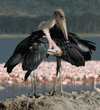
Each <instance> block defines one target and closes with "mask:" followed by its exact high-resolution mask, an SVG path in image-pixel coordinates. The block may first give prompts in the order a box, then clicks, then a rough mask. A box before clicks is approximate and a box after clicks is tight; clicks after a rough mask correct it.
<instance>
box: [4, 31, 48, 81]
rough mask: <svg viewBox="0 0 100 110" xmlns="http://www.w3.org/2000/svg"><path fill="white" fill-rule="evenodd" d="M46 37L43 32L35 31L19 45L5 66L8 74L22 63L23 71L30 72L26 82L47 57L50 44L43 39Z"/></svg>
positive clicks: (27, 74)
mask: <svg viewBox="0 0 100 110" xmlns="http://www.w3.org/2000/svg"><path fill="white" fill-rule="evenodd" d="M44 35H45V34H44V33H43V31H42V30H39V31H35V32H33V33H32V34H31V35H30V36H29V37H27V38H25V39H24V40H23V41H21V42H20V43H19V44H18V45H17V47H16V48H15V51H14V53H13V55H12V56H11V57H10V59H9V60H8V61H7V63H6V64H5V66H4V67H7V72H8V73H10V72H11V71H12V69H13V68H14V67H15V66H16V65H17V64H18V63H20V62H22V68H23V70H28V71H27V73H26V76H25V80H26V79H27V78H28V76H29V74H30V73H31V71H33V70H34V69H36V68H37V67H38V65H39V64H40V63H41V62H42V60H43V59H44V58H45V57H46V54H47V49H48V42H47V39H46V38H44V37H43V36H44Z"/></svg>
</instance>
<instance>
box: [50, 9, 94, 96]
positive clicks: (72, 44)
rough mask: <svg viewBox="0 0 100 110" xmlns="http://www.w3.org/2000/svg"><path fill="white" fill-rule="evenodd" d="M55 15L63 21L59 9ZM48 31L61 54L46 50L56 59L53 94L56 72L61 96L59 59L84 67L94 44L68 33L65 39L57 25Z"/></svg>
mask: <svg viewBox="0 0 100 110" xmlns="http://www.w3.org/2000/svg"><path fill="white" fill-rule="evenodd" d="M55 14H56V15H57V14H59V15H58V16H59V17H58V18H59V19H62V21H63V20H64V21H65V15H64V12H62V10H61V9H57V11H56V13H55ZM60 16H61V17H60ZM49 31H50V36H51V39H52V40H53V41H54V42H55V43H56V45H57V46H58V47H59V48H60V49H61V51H62V54H61V55H60V56H59V55H55V54H54V52H52V51H49V50H48V53H49V54H51V55H54V56H56V57H57V70H56V81H55V87H54V92H53V94H54V93H55V91H56V83H57V75H58V72H59V73H60V79H61V94H63V88H62V75H61V71H62V67H61V59H63V60H65V61H67V62H69V63H71V64H72V65H75V66H77V67H79V66H85V61H88V60H91V54H92V51H91V50H94V51H95V50H96V47H95V46H94V44H95V43H94V42H91V41H88V40H84V39H81V38H80V37H78V36H77V35H76V34H74V33H70V32H68V34H66V36H67V37H65V36H64V34H63V31H62V30H61V28H60V27H59V25H58V24H55V25H54V27H53V28H51V29H50V30H49ZM66 32H67V26H66Z"/></svg>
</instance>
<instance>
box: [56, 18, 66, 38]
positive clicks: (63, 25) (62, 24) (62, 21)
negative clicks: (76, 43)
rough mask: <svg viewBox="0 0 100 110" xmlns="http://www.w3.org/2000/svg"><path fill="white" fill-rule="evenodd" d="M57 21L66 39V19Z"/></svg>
mask: <svg viewBox="0 0 100 110" xmlns="http://www.w3.org/2000/svg"><path fill="white" fill-rule="evenodd" d="M57 23H58V24H59V26H60V27H61V29H62V31H63V34H64V37H65V39H67V40H68V34H67V26H66V21H65V20H61V19H60V20H57Z"/></svg>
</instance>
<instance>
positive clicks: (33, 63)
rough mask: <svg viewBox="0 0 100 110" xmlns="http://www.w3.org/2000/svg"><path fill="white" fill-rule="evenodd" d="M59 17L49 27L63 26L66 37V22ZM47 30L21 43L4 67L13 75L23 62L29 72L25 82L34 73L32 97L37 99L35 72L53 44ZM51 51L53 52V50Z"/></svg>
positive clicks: (54, 17)
mask: <svg viewBox="0 0 100 110" xmlns="http://www.w3.org/2000/svg"><path fill="white" fill-rule="evenodd" d="M54 13H56V11H55V12H54ZM58 15H59V14H58ZM58 15H55V14H54V15H53V17H52V20H51V22H49V24H48V26H49V28H52V27H53V26H54V25H55V23H57V24H58V25H59V26H61V29H62V31H63V33H64V37H66V31H65V30H64V29H65V27H63V24H64V23H63V22H65V21H62V20H59V19H58V17H59V16H58ZM47 30H48V29H47V28H43V29H42V30H38V31H35V32H33V33H32V34H31V35H30V36H29V37H27V38H25V39H24V40H23V41H21V42H20V43H19V44H18V45H17V47H16V48H15V51H14V52H13V55H12V56H11V57H10V59H9V60H8V61H7V63H6V64H5V65H4V67H7V72H8V73H11V72H12V69H13V68H14V67H15V66H16V65H17V64H19V63H20V62H22V68H23V70H27V73H26V75H25V81H26V80H27V78H28V76H29V75H30V76H31V72H32V71H33V74H34V92H33V81H32V77H31V82H32V93H31V94H30V95H32V94H34V95H35V96H36V97H38V96H37V95H36V73H35V72H34V70H35V69H36V68H37V67H38V66H39V64H40V63H41V62H42V60H43V59H44V58H45V57H46V54H47V50H48V48H49V45H50V43H51V42H52V41H51V39H49V38H50V36H49V35H48V32H47ZM55 47H56V45H55ZM55 47H54V49H55ZM49 50H50V51H51V49H49ZM53 53H54V55H56V54H57V53H56V51H55V50H54V51H53ZM48 54H49V53H48Z"/></svg>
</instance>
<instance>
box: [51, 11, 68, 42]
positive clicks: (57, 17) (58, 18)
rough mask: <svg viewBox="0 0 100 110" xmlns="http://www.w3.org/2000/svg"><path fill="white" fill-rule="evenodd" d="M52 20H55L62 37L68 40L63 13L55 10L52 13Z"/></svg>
mask: <svg viewBox="0 0 100 110" xmlns="http://www.w3.org/2000/svg"><path fill="white" fill-rule="evenodd" d="M52 19H55V21H56V23H57V24H59V26H60V27H61V29H62V31H63V34H64V37H65V38H66V39H67V40H68V35H67V26H66V19H65V13H64V12H63V10H62V9H56V10H55V11H54V14H53V17H52Z"/></svg>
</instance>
